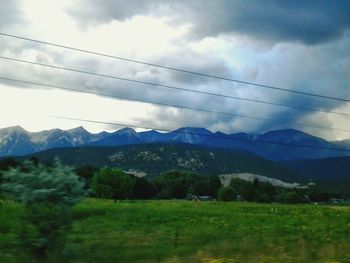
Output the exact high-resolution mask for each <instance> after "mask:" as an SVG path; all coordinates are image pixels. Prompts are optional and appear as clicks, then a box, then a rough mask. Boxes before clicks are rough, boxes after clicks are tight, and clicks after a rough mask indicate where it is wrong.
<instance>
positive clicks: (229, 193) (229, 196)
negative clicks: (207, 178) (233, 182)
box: [218, 186, 237, 201]
mask: <svg viewBox="0 0 350 263" xmlns="http://www.w3.org/2000/svg"><path fill="white" fill-rule="evenodd" d="M218 198H219V200H220V201H234V200H236V198H237V195H236V192H235V190H234V189H233V188H232V187H231V186H227V187H225V186H223V187H221V188H220V189H219V193H218Z"/></svg>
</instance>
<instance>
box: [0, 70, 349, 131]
mask: <svg viewBox="0 0 350 263" xmlns="http://www.w3.org/2000/svg"><path fill="white" fill-rule="evenodd" d="M0 80H6V81H12V82H18V83H23V84H30V85H36V86H41V87H48V88H55V89H62V90H68V91H74V92H82V93H87V94H93V95H98V96H104V97H109V98H116V99H121V100H127V101H137V102H141V103H150V104H156V105H160V106H166V107H174V108H180V109H189V110H193V111H200V112H207V113H214V114H221V115H227V116H232V117H237V118H246V119H254V120H259V121H274V120H273V119H268V118H261V117H256V116H249V115H244V114H235V113H228V112H221V111H213V110H208V109H202V108H194V107H188V106H183V105H175V104H170V103H163V102H157V101H153V100H145V99H142V100H141V99H136V98H128V97H124V96H119V95H118V96H117V95H112V94H107V93H101V92H96V91H88V90H81V89H74V88H66V87H61V86H56V85H50V84H43V83H38V82H33V81H26V80H20V79H14V78H6V77H1V76H0ZM289 124H291V125H295V126H300V127H308V128H316V129H325V130H336V131H342V132H350V130H346V129H337V128H330V127H324V126H317V125H308V124H302V123H296V122H289Z"/></svg>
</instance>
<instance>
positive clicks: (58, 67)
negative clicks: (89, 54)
mask: <svg viewBox="0 0 350 263" xmlns="http://www.w3.org/2000/svg"><path fill="white" fill-rule="evenodd" d="M0 59H5V60H10V61H14V62H19V63H26V64H31V65H36V66H42V67H49V68H54V69H60V70H66V71H71V72H76V73H81V74H87V75H93V76H98V77H104V78H110V79H116V80H121V81H127V82H132V83H138V84H145V85H150V86H155V87H158V88H159V87H162V88H167V89H173V90H180V91H186V92H192V93H198V94H203V95H210V96H216V97H223V98H229V99H236V100H244V101H249V102H255V103H262V104H268V105H274V106H283V107H288V108H295V109H299V110H306V111H317V112H323V113H330V114H336V115H343V116H350V114H349V113H345V112H335V111H328V110H322V109H317V108H309V107H301V106H293V105H288V104H282V103H275V102H268V101H262V100H255V99H247V98H240V97H235V96H230V95H223V94H217V93H211V92H205V91H197V90H191V89H186V88H181V87H176V86H170V85H164V84H158V83H152V82H147V81H141V80H136V79H129V78H122V77H117V76H112V75H106V74H101V73H95V72H90V71H85V70H79V69H74V68H67V67H61V66H55V65H50V64H44V63H39V62H34V61H28V60H23V59H16V58H10V57H3V56H0ZM349 102H350V101H349Z"/></svg>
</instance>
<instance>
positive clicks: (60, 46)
mask: <svg viewBox="0 0 350 263" xmlns="http://www.w3.org/2000/svg"><path fill="white" fill-rule="evenodd" d="M0 35H1V36H5V37H11V38H17V39H21V40H25V41H31V42H36V43H39V44H45V45H50V46H54V47H59V48H64V49H69V50H74V51H79V52H83V53H87V54H92V55H97V56H103V57H108V58H113V59H118V60H122V61H127V62H132V63H137V64H142V65H146V66H152V67H156V68H162V69H166V70H172V71H177V72H182V73H187V74H192V75H197V76H202V77H207V78H214V79H219V80H224V81H229V82H235V83H240V84H245V85H252V86H256V87H261V88H266V89H273V90H278V91H282V92H289V93H295V94H299V95H305V96H312V97H318V98H323V99H329V100H337V101H343V102H350V99H347V98H339V97H333V96H328V95H322V94H316V93H311V92H305V91H300V90H291V89H286V88H281V87H276V86H271V85H265V84H260V83H255V82H250V81H243V80H239V79H233V78H228V77H222V76H216V75H212V74H208V73H201V72H196V71H192V70H187V69H181V68H177V67H170V66H165V65H160V64H156V63H150V62H145V61H141V60H136V59H130V58H124V57H120V56H114V55H110V54H104V53H100V52H95V51H91V50H87V49H81V48H76V47H71V46H67V45H61V44H57V43H53V42H48V41H42V40H37V39H33V38H29V37H23V36H18V35H14V34H8V33H4V32H0Z"/></svg>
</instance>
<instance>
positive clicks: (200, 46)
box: [0, 0, 350, 140]
mask: <svg viewBox="0 0 350 263" xmlns="http://www.w3.org/2000/svg"><path fill="white" fill-rule="evenodd" d="M0 32H2V33H7V34H14V35H18V36H23V37H28V38H33V39H38V40H42V41H48V42H53V43H57V44H62V45H67V46H72V47H76V48H80V49H86V50H91V51H95V52H100V53H106V54H111V55H114V56H118V57H125V58H129V59H135V60H140V61H146V62H150V63H155V64H160V65H164V66H169V67H176V68H181V69H186V70H190V71H196V72H202V73H207V74H210V75H216V76H221V77H226V78H232V79H238V80H243V81H248V82H255V83H261V84H265V85H271V86H275V87H280V88H283V89H290V90H297V91H303V92H309V93H315V94H322V95H325V96H332V97H337V98H343V99H350V74H349V73H350V2H349V1H347V0H343V1H342V0H336V1H333V0H322V1H321V0H319V1H313V0H305V1H287V0H286V1H277V0H276V1H275V0H265V1H259V0H250V1H243V0H231V1H225V0H216V1H209V0H196V1H191V0H177V1H175V0H174V1H170V0H162V1H161V0H149V1H146V0H129V1H122V0H115V1H109V0H98V1H97V0H95V1H93V0H50V1H47V0H31V1H25V0H12V1H7V0H0ZM0 53H1V54H0V56H2V57H9V58H16V59H23V60H28V61H33V62H39V63H45V64H51V65H56V66H61V67H69V68H74V69H79V70H83V71H90V72H95V73H99V74H104V75H111V76H117V77H121V78H129V79H134V80H139V81H146V82H151V83H156V84H161V85H168V86H175V87H181V88H185V89H192V90H199V91H204V92H210V93H217V94H223V95H228V96H235V97H241V98H249V99H256V100H263V101H269V102H273V103H280V104H288V105H295V106H297V107H312V108H317V109H320V110H323V111H332V112H338V113H339V112H340V113H347V114H350V103H348V102H344V101H339V100H328V99H321V98H317V97H312V96H304V95H298V94H295V93H290V92H282V91H277V90H271V89H266V88H262V87H257V86H252V85H243V84H239V83H233V82H228V81H224V80H219V79H213V78H207V77H202V76H196V75H192V74H187V73H180V72H176V71H171V70H165V69H161V68H157V67H151V66H145V65H141V64H136V63H131V62H126V61H120V60H116V59H112V58H106V57H101V56H96V55H91V54H86V53H81V52H76V51H72V50H67V49H62V48H57V47H52V46H47V45H42V44H39V43H34V42H29V41H24V40H20V39H15V38H10V37H6V36H0ZM0 78H13V79H19V80H24V81H31V82H38V83H42V84H48V85H55V86H59V87H62V88H66V89H78V90H84V91H88V92H93V93H103V94H109V95H112V96H119V97H120V96H121V97H124V98H130V99H136V100H147V101H155V102H160V103H163V104H171V105H179V106H184V107H192V108H198V109H204V110H209V111H217V112H218V111H219V112H225V113H229V114H239V115H246V116H252V117H257V118H264V119H269V120H256V119H251V118H242V117H234V116H232V115H227V114H226V115H225V114H216V113H208V112H199V111H193V110H188V109H179V108H174V107H164V106H159V105H154V104H147V103H140V102H132V101H126V100H118V99H115V98H108V97H105V96H97V95H93V94H86V93H79V92H72V91H67V90H64V89H57V88H48V87H43V86H41V87H40V86H35V85H28V84H20V83H16V82H12V81H7V80H0V114H1V115H0V116H1V117H0V128H2V127H8V126H14V125H21V126H22V127H24V128H26V129H28V130H30V131H39V130H43V129H51V128H62V129H68V128H73V127H76V126H80V125H82V126H84V127H85V128H87V129H88V130H90V131H93V132H97V131H101V130H109V131H110V130H115V129H116V127H112V126H109V125H101V124H92V123H83V122H77V121H69V120H60V119H55V118H51V117H49V116H50V115H59V116H65V117H71V118H83V119H91V120H98V121H105V122H117V123H127V124H131V125H136V126H137V125H139V126H147V127H158V128H166V129H175V128H178V127H182V126H192V127H194V126H195V127H206V128H208V129H210V130H212V131H218V130H220V131H223V132H226V133H233V132H240V131H245V132H254V133H261V132H264V131H268V130H272V129H284V128H296V129H300V130H303V131H305V132H309V133H311V134H314V135H317V136H321V137H324V138H327V139H332V140H335V139H349V138H350V132H344V131H339V129H345V130H350V122H349V120H350V117H349V116H346V115H342V114H332V113H322V112H317V111H305V110H300V109H299V110H298V109H292V108H288V107H280V106H273V105H267V104H261V103H260V104H259V103H252V102H247V101H240V100H235V99H232V98H224V97H217V96H216V97H215V96H209V95H203V94H198V93H193V92H184V91H178V90H177V91H176V90H171V89H167V88H164V87H160V86H150V85H144V84H137V83H131V82H126V81H121V80H116V79H110V78H103V77H98V76H92V75H87V74H81V73H76V72H69V71H64V70H59V69H53V68H45V67H40V66H34V65H30V64H24V63H19V62H14V61H10V60H6V59H3V58H2V59H0ZM296 124H304V125H305V126H297V125H296ZM309 126H322V127H328V128H331V129H316V128H311V127H309Z"/></svg>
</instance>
